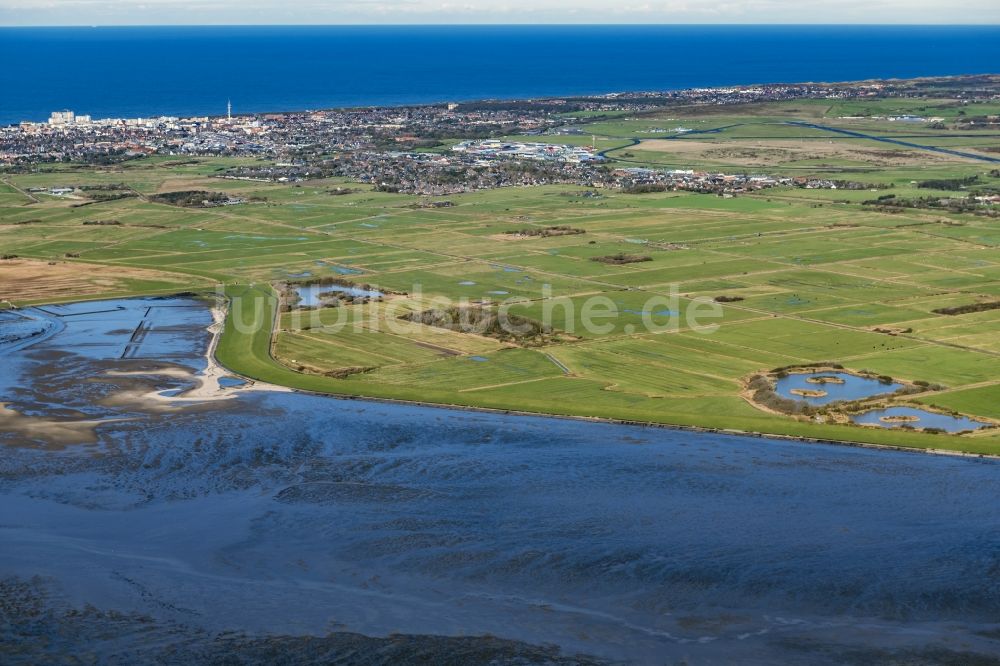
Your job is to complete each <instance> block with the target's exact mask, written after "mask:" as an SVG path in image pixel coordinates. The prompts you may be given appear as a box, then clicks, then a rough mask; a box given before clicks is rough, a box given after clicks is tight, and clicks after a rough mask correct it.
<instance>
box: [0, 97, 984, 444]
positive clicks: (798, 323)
mask: <svg viewBox="0 0 1000 666" xmlns="http://www.w3.org/2000/svg"><path fill="white" fill-rule="evenodd" d="M873 104H874V105H875V106H872V107H870V108H868V109H867V110H868V111H870V112H871V113H869V114H867V115H869V116H874V115H883V114H886V113H889V112H900V109H901V108H902V106H905V105H902V106H901V105H898V104H897V105H896V106H892V107H891V108H890V106H891V105H880V104H879V103H877V102H873ZM928 105H929V106H933V107H934V108H935V109H936V108H938V107H942V105H944V106H943V107H942V108H943V109H944V110H942V111H941V113H940V114H937V112H936V111H935V113H936V114H937V115H942V116H943V115H944V114H945V111H946V110H948V109H949V108H950V107H947V102H946V101H942V102H935V103H934V104H930V103H925V106H928ZM796 109H798V110H796ZM862 111H864V109H862ZM907 112H913V113H928V114H929V113H930V111H927V110H922V109H920V108H910V109H909V111H907ZM727 113H728V112H727ZM757 113H758V116H752V115H751V116H748V115H747V114H745V113H743V112H741V113H740V115H733V116H728V117H725V116H723V115H719V116H718V117H709V118H699V117H694V116H683V117H677V118H675V119H668V118H639V119H630V118H627V117H622V118H615V119H610V120H609V119H602V120H600V121H599V122H598V123H595V124H594V126H593V127H590V126H586V125H583V126H582V127H584V128H585V129H586V131H588V132H591V131H593V133H594V134H597V135H598V139H599V143H601V145H602V146H610V145H620V143H614V141H613V139H615V137H632V136H643V137H651V136H656V135H643V134H640V132H644V131H649V130H650V129H653V128H657V127H667V128H671V127H676V126H678V125H683V126H685V127H693V128H694V127H706V128H707V127H720V126H723V125H725V124H727V123H729V124H739V127H734V128H732V129H731V130H728V131H726V132H720V133H718V134H713V135H703V137H701V138H699V139H698V141H704V142H709V143H712V144H713V146H717V147H719V148H721V149H723V150H733V149H734V147H735V148H739V147H740V146H743V145H745V143H746V142H748V141H764V142H768V141H771V142H774V141H778V142H798V143H799V144H801V145H803V146H805V148H803V150H805V149H808V145H809V142H810V141H817V140H819V139H817V137H815V136H813V135H812V134H813V132H811V131H805V130H804V128H801V127H795V126H789V125H782V124H780V123H779V122H776V119H777V120H781V121H784V120H788V119H790V118H799V119H804V120H817V119H823V122H829V123H832V122H834V121H836V120H837V119H838V118H839V117H841V116H847V115H864V114H862V113H861V112H859V111H858V109H857V108H856V104H854V103H852V104H846V103H844V104H841V103H839V102H838V103H832V104H831V103H827V104H825V105H823V104H818V103H817V104H813V103H809V102H796V104H795V105H794V106H793V105H789V104H781V105H774V107H773V108H770V109H760V110H758V111H757ZM678 115H679V114H678ZM949 117H951V116H949ZM731 121H735V122H731ZM748 121H752V122H748ZM838 122H848V121H838ZM851 122H857V121H851ZM866 122H867V123H868V125H870V126H877V127H876V129H880V131H885V132H889V131H895V128H890V127H888V126H887V123H885V122H881V121H878V120H869V121H866ZM883 126H884V127H883ZM872 131H874V130H872ZM782 132H786V133H784V134H783V133H782ZM939 135H940V136H939ZM706 137H710V138H706ZM755 137H763V138H755ZM535 138H536V139H537V137H535ZM550 139H551V140H553V141H556V142H558V141H560V139H561V138H560V137H545V140H550ZM587 140H588V141H589V136H588V137H587ZM687 140H688V139H686V138H685V139H679V140H678V141H687ZM934 140H935V141H938V142H944V143H945V144H947V143H948V141H949V139H948V136H947V132H940V131H939V132H936V134H935V137H934ZM957 140H958V139H956V140H955V141H957ZM849 143H851V145H852V146H853V147H852V150H855V151H857V150H867V149H868V148H867V147H864V146H862V147H861V148H858V146H857V145H856V144H861V143H863V142H862V141H852V142H849ZM782 145H784V143H782ZM837 145H838V146H839V143H838V144H837ZM786 148H787V147H786ZM786 148H782V149H783V150H784V149H786ZM838 149H839V148H838ZM629 151H631V152H632V154H633V155H640V154H641V153H643V152H647V153H651V152H655V151H644V150H643V149H642V147H641V144H640V146H638V147H635V148H632V149H623V150H622V151H619V152H629ZM911 153H912V154H911ZM686 154H687V155H688V156H689V157H690V156H692V155H694V153H686ZM645 157H649V155H646V156H645ZM645 157H637V158H636V159H639V160H640V161H641V160H642V159H645ZM670 159H678V160H681V161H682V162H683V160H684V159H686V158H685V153H684V152H683V151H681V152H679V153H672V154H670ZM698 159H700V158H698ZM698 159H692V161H690V162H688V163H686V165H687V166H698V164H699V162H698ZM831 159H832V158H831ZM172 161H173V162H179V160H169V159H164V158H150V159H143V160H136V161H133V162H128V163H127V164H126V165H123V166H120V167H113V168H100V169H98V168H80V167H78V166H74V165H55V166H47V167H45V168H44V169H39V170H37V171H34V172H31V173H24V174H8V175H6V176H4V182H3V185H2V186H0V250H2V254H5V255H17V256H18V259H16V260H7V261H0V299H5V298H6V299H10V300H11V301H13V302H14V303H15V304H18V305H27V304H31V303H41V302H53V301H58V300H74V299H77V298H81V297H87V298H94V297H98V296H101V295H102V294H107V295H111V294H114V295H121V294H123V293H152V292H159V293H162V292H164V291H166V290H170V289H172V290H175V291H180V290H183V289H185V288H190V289H197V290H206V289H207V288H209V287H210V286H211V285H212V284H216V283H217V284H223V285H226V293H227V295H228V296H229V298H230V299H231V303H232V307H231V309H230V315H229V317H230V319H229V321H228V323H227V328H226V332H225V334H224V335H223V336H222V339H221V341H220V344H219V347H218V351H217V355H218V358H219V360H220V362H221V363H223V364H224V365H225V366H227V367H229V368H230V369H232V370H233V371H235V372H238V373H240V374H243V375H246V376H248V377H252V378H255V379H259V380H262V381H267V382H272V383H275V384H281V385H285V386H290V387H295V388H299V389H305V390H313V391H322V392H329V393H336V394H342V395H352V396H369V397H379V398H391V399H400V400H415V401H424V402H435V403H442V404H449V405H463V406H469V407H483V408H492V409H501V410H520V411H527V412H541V413H554V414H563V415H572V416H588V417H604V418H613V419H622V420H630V421H646V422H652V423H662V424H675V425H687V426H700V427H707V428H719V429H734V430H743V431H754V432H762V433H772V434H780V435H789V436H800V437H814V438H820V439H834V440H849V441H863V442H870V443H876V444H893V445H901V446H913V447H929V448H938V449H951V450H964V451H971V452H978V453H1000V430H995V429H987V430H984V431H981V432H978V433H976V434H971V435H963V436H950V435H930V434H923V433H919V432H907V431H898V430H897V431H893V430H883V429H872V428H862V427H855V426H848V425H837V424H831V423H825V422H824V423H817V422H811V421H808V420H796V419H795V418H793V417H789V416H783V415H778V414H773V413H769V412H765V411H762V410H760V409H757V408H756V407H754V406H752V405H751V404H750V403H748V402H747V401H746V400H745V399H744V397H743V395H742V391H743V388H744V384H743V381H744V379H745V378H746V377H748V376H749V375H751V374H753V373H755V372H758V371H761V370H768V369H772V368H776V367H779V366H786V365H793V364H806V363H813V362H817V361H833V362H837V363H841V364H843V365H844V366H845V367H848V368H852V369H856V370H861V369H864V370H868V371H872V372H876V373H879V374H886V375H891V376H893V377H897V378H902V379H905V380H911V381H913V380H921V381H926V382H929V383H932V384H940V385H942V386H943V387H944V388H943V390H942V391H940V392H931V393H925V394H920V395H917V396H914V397H913V398H912V400H913V401H916V402H922V403H925V404H929V405H934V406H936V407H939V408H942V409H950V410H956V411H959V412H962V413H965V414H968V415H971V416H975V417H980V418H983V419H1000V410H998V408H997V404H998V403H997V397H998V395H1000V343H998V342H997V340H998V339H1000V335H998V332H1000V310H990V311H984V312H978V313H972V314H966V315H958V316H949V315H942V314H936V313H935V312H933V311H934V310H935V309H939V308H941V307H951V306H955V305H963V304H969V303H975V302H980V301H988V300H995V299H998V298H1000V288H998V286H997V285H998V284H1000V223H998V222H996V221H995V220H993V219H991V218H987V217H979V216H973V215H958V214H951V213H942V212H938V211H933V212H932V211H919V210H908V211H906V212H903V213H897V214H888V213H879V212H874V211H870V210H864V209H863V208H862V206H861V205H860V202H861V201H863V200H865V199H867V198H870V197H871V196H872V195H871V193H870V192H867V191H864V192H845V191H833V190H801V189H793V188H778V189H774V190H766V191H763V192H761V193H759V194H756V195H748V196H741V197H737V198H733V199H724V198H721V197H717V196H712V195H700V194H685V193H676V192H666V193H656V194H644V195H628V194H623V193H619V192H614V191H602V192H600V194H601V195H602V196H600V197H595V198H582V197H579V196H572V194H573V193H575V192H579V191H580V189H581V188H580V187H579V186H546V187H534V188H508V189H500V190H493V191H483V192H476V193H467V194H461V195H453V196H449V197H447V198H448V199H449V200H450V201H452V202H453V203H454V204H455V205H454V206H453V207H450V208H444V209H415V208H412V207H410V204H412V203H413V202H414V201H415V200H416V197H412V196H408V195H397V194H386V193H377V192H372V191H369V188H367V187H364V186H361V187H359V190H360V191H358V192H356V193H354V194H350V195H345V196H331V195H329V194H328V193H326V190H328V189H329V188H330V187H331V186H332V184H333V182H332V181H331V182H310V183H302V184H299V185H277V184H274V185H270V184H263V183H249V182H241V181H231V180H222V179H217V178H214V177H213V174H214V173H217V170H218V169H219V168H221V167H225V166H228V165H230V164H233V163H237V161H236V160H225V159H217V158H212V159H198V160H197V161H196V163H194V164H191V163H189V161H188V160H184V161H183V162H184V163H183V164H171V162H172ZM650 161H653V160H650ZM896 161H897V162H900V163H899V164H891V165H877V164H874V163H867V164H865V165H863V170H861V171H859V172H847V173H845V174H843V175H841V176H838V177H840V178H845V179H856V180H863V181H865V182H879V183H891V184H893V186H894V187H893V190H892V191H893V192H894V193H896V194H897V195H899V196H924V195H927V194H928V193H936V194H938V195H940V196H953V195H954V194H955V193H953V192H950V193H949V192H935V191H933V190H931V191H928V190H923V189H919V190H918V189H917V188H916V187H915V185H914V181H916V180H922V179H927V178H962V177H966V176H969V175H979V176H981V178H982V179H984V182H993V183H994V184H1000V179H997V178H995V177H992V176H990V175H989V174H988V173H987V172H988V171H989V167H988V166H987V165H984V164H975V163H972V162H969V161H967V160H939V159H935V158H933V157H927V156H926V155H925V154H923V153H921V152H920V151H907V155H906V159H905V160H902V159H901V160H896ZM904 162H905V163H904ZM702 163H704V162H702ZM783 164H784V163H782V162H780V161H779V162H776V163H775V164H773V165H771V166H769V167H762V168H761V171H763V172H768V173H777V174H781V173H788V172H784V171H783V168H784V167H783ZM841 166H843V165H841ZM829 167H830V164H825V165H823V166H821V167H816V171H815V173H817V174H826V172H827V169H828V168H829ZM809 168H810V167H809V166H808V165H803V164H797V165H796V166H795V175H802V174H803V173H808V170H809ZM838 168H840V167H838ZM844 168H848V167H844ZM859 168H860V167H859ZM991 179H992V180H991ZM112 182H114V183H117V182H124V183H127V184H128V185H129V186H130V187H132V188H134V189H135V190H136V191H138V192H140V193H143V194H150V193H155V192H158V191H169V190H178V189H206V190H215V191H225V192H231V193H233V194H239V195H241V196H253V197H259V198H261V199H264V200H265V201H264V202H261V203H251V204H245V205H241V206H234V207H227V208H224V209H185V208H178V207H172V206H167V205H163V204H157V203H152V202H150V201H147V200H145V199H144V198H138V197H136V198H129V199H123V200H118V201H113V202H107V203H91V204H88V205H84V206H79V205H75V204H80V203H85V201H83V200H68V199H60V198H56V197H37V198H38V201H37V202H35V201H32V199H30V198H29V197H27V196H26V195H24V194H22V193H21V192H20V191H19V190H24V189H26V188H28V187H51V186H64V185H85V184H97V183H112ZM336 183H337V184H342V183H343V181H336ZM109 219H113V220H117V221H118V222H120V224H119V225H113V226H101V225H85V224H84V222H85V221H88V220H109ZM553 225H566V226H571V227H574V228H576V229H581V230H583V231H584V232H585V233H582V234H576V235H566V236H551V237H547V238H543V237H527V238H517V239H515V238H512V237H511V236H509V235H506V234H505V233H504V232H507V231H512V230H521V229H526V228H529V229H530V228H543V227H547V226H553ZM667 248H670V249H667ZM620 253H624V254H637V255H643V256H646V257H648V260H647V261H642V262H637V263H628V264H623V265H614V264H609V263H602V262H600V261H595V260H594V259H597V258H601V257H608V256H613V255H616V254H620ZM50 262H52V263H51V264H50ZM50 265H51V266H55V268H48V269H47V268H46V267H47V266H50ZM29 268H30V269H31V270H34V271H35V273H34V274H33V275H36V277H35V278H33V279H32V283H31V289H27V288H26V287H25V286H24V285H23V284H22V282H21V281H19V279H18V278H17V276H18V275H21V274H22V273H19V271H22V272H23V271H25V270H28V269H29ZM56 269H58V273H59V275H58V276H56V275H55V273H56V272H57V270H56ZM112 270H113V271H115V272H116V274H120V275H122V276H123V277H122V278H121V280H120V281H119V282H117V283H115V284H107V285H103V284H101V283H99V282H95V280H94V279H93V276H94V275H97V274H99V273H100V272H101V271H112ZM74 271H76V274H77V275H78V276H79V277H78V279H77V280H76V281H74V279H72V275H73V272H74ZM130 271H132V272H134V273H135V274H134V275H133V276H132V277H129V275H130V273H129V272H130ZM47 272H49V273H52V276H51V280H50V279H49V277H48V276H47V275H46V273H47ZM345 273H348V274H347V275H342V274H345ZM87 276H90V279H87ZM307 276H308V277H336V276H343V277H346V278H348V279H350V280H354V281H356V282H363V283H368V284H371V285H374V286H375V287H376V288H380V289H383V290H390V291H392V292H400V293H399V294H396V295H392V296H389V297H388V298H386V299H385V300H384V301H382V302H379V303H369V304H357V305H342V306H340V307H336V308H323V309H321V310H317V311H312V312H304V313H299V312H291V313H289V312H283V313H279V314H276V310H277V309H278V303H277V301H276V299H275V292H274V291H273V289H272V287H271V284H272V283H274V282H277V281H283V280H288V279H290V278H294V277H307ZM57 277H58V279H57ZM404 293H405V294H404ZM719 296H727V297H730V298H732V297H739V298H741V299H742V300H738V301H733V302H728V303H725V304H722V305H719V306H718V312H717V313H715V316H712V317H710V318H709V319H705V320H704V321H703V322H701V321H700V320H699V322H700V323H695V322H693V321H692V319H691V317H690V316H689V315H690V314H691V313H692V312H693V311H697V310H698V309H699V308H701V307H702V306H707V303H706V301H711V300H712V299H714V298H716V297H719ZM443 299H447V300H448V301H449V302H453V303H480V302H483V301H488V302H491V303H494V304H496V303H499V302H504V301H507V300H508V299H510V300H512V301H515V302H512V303H511V304H510V312H511V313H512V314H516V315H523V316H526V317H529V318H532V319H536V320H547V323H551V325H552V327H553V328H554V329H556V332H557V333H565V335H561V336H558V338H557V339H552V340H549V341H548V343H547V344H545V345H544V346H518V345H515V344H512V343H510V342H502V341H500V340H497V339H494V338H491V337H487V336H483V335H475V334H471V333H462V332H456V331H449V330H444V329H440V328H434V327H431V326H427V325H425V324H419V323H414V322H405V321H402V320H401V319H400V316H402V315H404V314H406V313H411V312H419V311H421V310H424V309H427V308H430V307H433V306H435V305H436V304H441V303H442V302H443ZM595 303H596V304H599V306H595ZM588 308H589V310H588ZM588 312H589V315H593V314H595V312H596V313H597V315H598V317H597V319H598V322H597V324H598V325H597V326H587V325H586V320H587V319H588ZM609 313H610V314H609ZM590 319H591V320H592V319H593V317H590ZM253 321H256V323H257V325H256V326H250V325H249V324H250V323H251V322H253ZM240 322H246V323H247V325H246V326H239V325H237V324H239V323H240ZM272 322H274V326H273V329H272ZM592 323H593V322H592ZM878 328H881V329H886V328H892V329H894V331H898V332H899V334H896V335H888V334H886V333H884V332H878V331H876V330H875V329H878ZM347 369H354V370H352V371H351V372H352V373H353V374H350V373H347V372H344V371H345V370H347Z"/></svg>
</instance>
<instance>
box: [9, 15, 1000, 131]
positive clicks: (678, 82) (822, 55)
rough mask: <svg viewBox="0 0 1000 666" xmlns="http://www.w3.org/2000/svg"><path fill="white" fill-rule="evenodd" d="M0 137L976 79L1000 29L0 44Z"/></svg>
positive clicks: (357, 30) (366, 30) (425, 34)
mask: <svg viewBox="0 0 1000 666" xmlns="http://www.w3.org/2000/svg"><path fill="white" fill-rule="evenodd" d="M0 61H2V62H4V63H5V65H4V67H2V68H0V91H2V94H0V123H4V124H6V123H12V122H17V121H20V120H43V119H45V118H47V117H48V115H49V113H50V112H51V111H53V110H57V109H64V108H68V109H72V110H74V111H76V112H77V113H88V114H91V115H93V116H95V117H108V116H116V117H136V116H150V115H161V114H166V115H186V114H195V115H201V114H222V113H224V112H225V109H226V100H227V98H231V99H232V101H233V108H234V110H235V111H236V112H251V111H271V110H299V109H307V108H329V107H339V106H366V105H388V104H406V103H418V102H438V101H451V100H470V99H481V98H523V97H533V96H543V95H568V94H575V93H603V92H614V91H622V90H670V89H679V88H687V87H697V86H719V85H729V84H747V83H773V82H800V81H848V80H856V79H863V78H876V77H877V78H886V77H914V76H927V75H944V74H971V73H988V72H996V71H998V70H1000V27H997V26H985V27H974V26H945V27H940V26H895V27H887V26H810V27H806V26H405V27H404V26H379V27H372V26H316V27H312V26H298V27H290V26H253V27H98V28H2V29H0Z"/></svg>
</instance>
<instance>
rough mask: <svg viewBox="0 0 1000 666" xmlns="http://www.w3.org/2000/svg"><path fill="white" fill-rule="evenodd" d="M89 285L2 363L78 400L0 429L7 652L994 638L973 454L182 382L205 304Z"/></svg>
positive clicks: (555, 656)
mask: <svg viewBox="0 0 1000 666" xmlns="http://www.w3.org/2000/svg"><path fill="white" fill-rule="evenodd" d="M106 305H107V307H103V306H102V307H95V304H87V306H86V307H83V306H82V305H71V306H66V307H64V308H58V309H52V310H51V313H52V314H51V316H53V317H57V318H58V319H59V321H60V322H62V324H63V325H64V326H65V328H64V329H63V330H61V331H60V332H58V333H57V334H55V335H53V336H52V337H50V338H48V339H45V340H43V341H40V342H39V343H38V344H36V345H33V346H29V347H27V348H20V349H17V350H15V351H13V352H11V353H9V354H6V355H4V356H3V357H2V358H3V363H4V365H3V368H4V369H3V371H2V373H0V402H3V403H4V404H5V405H6V406H7V409H9V410H11V411H12V412H14V413H16V414H18V415H19V417H20V418H28V419H38V420H40V421H45V422H52V421H55V422H61V423H63V424H74V423H80V422H83V421H86V422H88V423H95V422H96V425H94V426H93V435H94V436H93V439H92V440H85V439H84V438H82V437H81V438H80V441H79V442H74V441H73V440H72V438H71V437H70V438H68V439H64V440H63V441H61V442H60V443H59V446H58V447H56V448H53V446H52V442H50V441H49V442H47V441H46V439H47V436H46V433H45V432H44V431H32V432H24V431H16V430H9V429H3V430H0V453H2V454H3V456H2V457H0V478H2V479H3V483H2V484H0V542H2V543H3V548H0V593H2V594H0V596H2V598H3V599H4V601H3V603H2V604H0V627H2V629H0V661H3V662H4V663H38V662H44V661H53V660H56V659H59V658H63V657H67V656H69V655H74V654H79V653H80V652H87V653H91V654H94V655H96V656H97V659H98V661H102V662H104V663H136V662H144V661H152V660H154V659H160V660H164V659H165V660H173V661H175V662H184V663H217V662H218V661H219V660H221V659H224V658H236V657H237V656H238V657H239V658H240V659H241V660H242V661H243V662H245V663H273V661H274V660H275V659H276V658H278V657H279V656H280V657H282V658H286V659H292V660H294V661H296V663H299V662H310V661H314V662H315V661H326V662H334V663H337V662H338V660H339V662H340V663H417V662H421V663H426V662H427V661H428V660H429V661H430V662H432V663H441V662H447V660H449V659H451V660H452V663H487V662H490V661H491V660H492V662H493V663H597V662H622V661H625V662H629V663H644V664H662V663H676V662H680V661H682V660H686V663H691V664H716V663H743V664H769V663H788V664H796V663H802V664H806V663H808V664H816V663H819V664H823V663H830V664H833V663H844V662H845V661H851V660H853V661H854V662H855V663H872V662H878V661H888V660H890V659H896V660H900V661H905V660H909V662H912V663H941V664H959V663H971V662H972V661H973V660H974V659H978V660H979V661H978V662H976V663H991V660H992V661H995V660H996V658H997V655H998V654H1000V633H998V629H1000V625H998V622H997V618H998V617H1000V578H998V577H997V575H996V571H997V570H998V569H1000V515H998V513H997V512H996V510H995V507H996V498H997V497H1000V463H998V461H994V460H977V459H972V458H944V457H936V456H924V455H919V454H909V453H902V452H889V451H874V450H867V449H853V448H846V447H836V446H824V445H817V444H806V443H798V442H790V441H776V440H768V439H762V438H741V437H732V436H724V435H716V434H708V433H694V432H680V431H670V430H662V429H653V428H642V427H633V426H621V425H611V424H601V423H585V422H574V421H566V420H559V419H549V418H537V417H521V416H511V415H501V414H485V413H472V412H458V411H451V410H446V409H433V408H423V407H415V406H407V405H395V404H382V403H369V402H364V401H351V400H338V399H334V398H326V397H321V396H312V395H304V394H298V393H292V392H273V391H267V390H258V389H259V388H260V387H254V386H249V387H243V388H231V389H225V388H219V389H218V390H217V391H215V392H213V391H209V392H202V393H198V394H196V398H197V399H195V400H192V399H190V396H189V397H188V398H187V399H185V397H184V396H185V392H188V391H190V389H192V388H195V387H198V386H202V384H203V381H202V376H200V375H199V374H198V373H203V372H205V371H206V370H207V369H208V367H209V364H208V362H207V361H206V359H205V354H206V352H207V351H208V349H209V346H210V335H209V334H208V332H207V329H208V327H209V326H211V325H212V323H213V318H212V315H211V311H210V304H207V303H203V302H199V301H191V300H188V299H135V300H130V301H115V302H110V303H108V304H106ZM143 322H147V324H146V328H144V329H141V330H146V331H147V332H146V333H145V334H140V337H141V339H140V340H139V341H138V342H136V334H135V331H136V330H137V329H139V328H140V326H141V325H142V323H143ZM130 348H132V349H134V351H133V352H128V350H129V349H130ZM3 353H4V352H3V351H2V350H0V354H3ZM174 390H176V391H178V393H177V394H176V395H162V394H163V393H164V392H170V391H174ZM123 395H125V396H126V397H127V399H126V398H123V397H122V396H123ZM150 395H160V397H159V398H157V399H155V400H151V399H140V398H142V397H143V396H147V397H148V396H150ZM222 397H227V399H220V398H222ZM88 605H89V606H88ZM109 636H114V640H110V639H109V638H108V637H109ZM487 636H488V637H487ZM55 637H59V638H58V640H54V638H55ZM580 655H582V656H580ZM456 659H458V661H455V660H456Z"/></svg>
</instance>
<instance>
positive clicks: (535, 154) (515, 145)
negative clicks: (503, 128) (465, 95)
mask: <svg viewBox="0 0 1000 666" xmlns="http://www.w3.org/2000/svg"><path fill="white" fill-rule="evenodd" d="M451 149H452V151H453V152H456V153H464V154H466V155H470V156H474V157H477V158H479V159H483V160H493V159H504V158H507V159H522V160H552V161H555V162H575V163H581V162H602V161H604V157H602V156H601V155H599V154H597V152H596V151H595V150H594V148H592V147H590V146H568V145H559V144H554V143H537V142H532V143H522V142H517V141H502V140H500V139H483V140H477V141H461V142H459V143H456V144H455V145H454V146H452V147H451Z"/></svg>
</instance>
